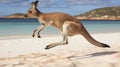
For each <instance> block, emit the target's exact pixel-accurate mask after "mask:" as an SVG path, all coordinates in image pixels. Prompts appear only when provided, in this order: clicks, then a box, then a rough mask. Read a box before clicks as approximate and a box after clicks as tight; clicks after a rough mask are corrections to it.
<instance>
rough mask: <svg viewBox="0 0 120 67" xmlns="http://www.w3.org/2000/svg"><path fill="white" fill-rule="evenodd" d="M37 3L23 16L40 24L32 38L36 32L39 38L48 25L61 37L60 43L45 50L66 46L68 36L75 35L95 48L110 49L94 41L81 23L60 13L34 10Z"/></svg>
mask: <svg viewBox="0 0 120 67" xmlns="http://www.w3.org/2000/svg"><path fill="white" fill-rule="evenodd" d="M37 3H38V1H35V2H33V3H32V5H31V8H30V9H29V10H28V12H27V14H26V15H25V17H36V18H37V19H38V20H39V21H40V22H41V23H42V25H41V26H39V27H38V28H37V29H35V30H34V32H33V35H32V36H33V37H34V36H35V32H36V31H38V32H37V33H38V34H37V35H38V37H40V35H39V32H40V31H41V30H43V29H44V28H46V27H47V26H50V25H51V26H53V27H55V28H57V29H58V30H60V31H61V32H62V35H63V40H62V41H60V42H57V43H52V44H50V45H48V46H46V48H45V49H49V48H52V47H55V46H57V45H61V44H68V36H74V35H76V34H81V35H83V36H84V37H85V38H86V39H87V40H88V42H90V43H91V44H93V45H95V46H99V47H110V46H108V45H106V44H103V43H100V42H98V41H96V40H95V39H93V38H92V37H91V36H90V34H89V33H88V32H87V30H86V29H85V27H84V26H83V25H82V23H81V22H80V21H79V20H78V19H76V18H75V17H73V16H71V15H69V14H65V13H60V12H54V13H42V12H40V11H39V10H38V9H37V8H36V7H37Z"/></svg>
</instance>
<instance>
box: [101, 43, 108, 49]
mask: <svg viewBox="0 0 120 67" xmlns="http://www.w3.org/2000/svg"><path fill="white" fill-rule="evenodd" d="M101 44H102V45H103V46H102V47H105V48H110V46H109V45H107V44H104V43H101Z"/></svg>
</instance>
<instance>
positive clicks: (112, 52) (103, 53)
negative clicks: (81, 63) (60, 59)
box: [68, 51, 118, 59]
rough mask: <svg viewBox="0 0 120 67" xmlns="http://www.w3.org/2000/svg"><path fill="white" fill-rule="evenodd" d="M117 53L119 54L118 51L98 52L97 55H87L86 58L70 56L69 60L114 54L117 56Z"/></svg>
mask: <svg viewBox="0 0 120 67" xmlns="http://www.w3.org/2000/svg"><path fill="white" fill-rule="evenodd" d="M115 53H118V51H105V52H96V53H92V54H87V55H85V56H70V57H68V58H76V59H84V58H90V57H97V56H104V55H112V54H115Z"/></svg>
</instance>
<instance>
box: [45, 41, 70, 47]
mask: <svg viewBox="0 0 120 67" xmlns="http://www.w3.org/2000/svg"><path fill="white" fill-rule="evenodd" d="M67 44H68V43H62V42H57V43H52V44H49V45H47V46H46V47H45V49H50V48H53V47H55V46H58V45H67Z"/></svg>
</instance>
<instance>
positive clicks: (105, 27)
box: [0, 19, 120, 36]
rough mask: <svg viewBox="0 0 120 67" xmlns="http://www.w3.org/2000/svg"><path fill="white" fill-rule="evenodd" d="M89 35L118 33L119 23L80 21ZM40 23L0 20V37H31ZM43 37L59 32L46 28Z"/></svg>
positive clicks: (32, 20) (31, 20) (34, 21)
mask: <svg viewBox="0 0 120 67" xmlns="http://www.w3.org/2000/svg"><path fill="white" fill-rule="evenodd" d="M81 22H82V23H83V25H84V26H85V27H86V29H87V30H88V32H89V33H109V32H112V33H113V32H120V21H118V20H116V21H104V20H84V21H81ZM39 25H40V23H39V22H38V21H37V20H36V19H0V36H16V35H31V34H32V31H33V30H34V29H35V28H37V27H38V26H39ZM41 34H43V35H55V34H60V32H59V31H58V30H57V29H55V28H53V27H48V28H46V29H45V30H43V31H42V32H41Z"/></svg>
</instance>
